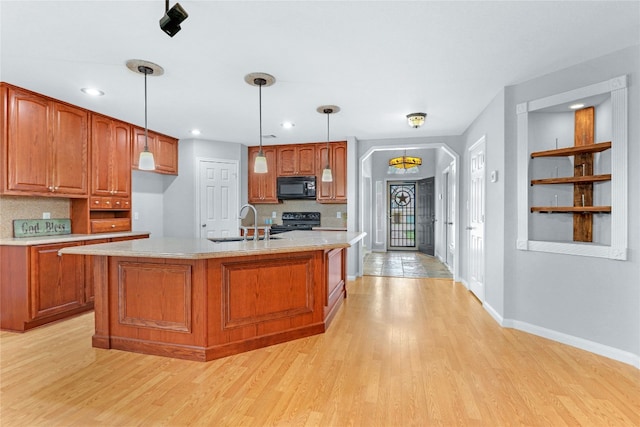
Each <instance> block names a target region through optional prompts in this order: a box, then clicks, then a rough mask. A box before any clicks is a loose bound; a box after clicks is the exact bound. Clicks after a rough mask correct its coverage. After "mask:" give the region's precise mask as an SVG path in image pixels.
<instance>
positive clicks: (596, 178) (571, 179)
mask: <svg viewBox="0 0 640 427" xmlns="http://www.w3.org/2000/svg"><path fill="white" fill-rule="evenodd" d="M601 181H611V174H610V173H608V174H603V175H589V176H567V177H561V178H543V179H532V180H531V185H540V184H583V183H589V182H601Z"/></svg>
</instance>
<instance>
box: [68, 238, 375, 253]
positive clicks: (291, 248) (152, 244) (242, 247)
mask: <svg viewBox="0 0 640 427" xmlns="http://www.w3.org/2000/svg"><path fill="white" fill-rule="evenodd" d="M365 235H366V233H364V232H359V231H355V232H354V231H289V232H287V233H281V234H278V235H277V236H275V237H274V238H273V239H272V240H258V241H254V240H247V241H237V242H234V241H231V242H219V243H218V242H212V241H210V240H208V239H204V238H201V239H197V238H171V237H162V238H148V239H138V240H131V241H124V242H113V243H100V244H95V245H90V244H88V245H83V246H75V247H69V248H64V249H61V250H60V253H61V254H70V255H98V256H100V255H102V256H121V257H141V258H173V259H207V258H224V257H230V256H233V257H237V256H254V255H262V254H277V253H288V252H302V251H314V250H318V249H334V248H348V247H349V246H352V245H353V244H355V243H357V242H358V241H360V240H361V239H362V238H364V236H365Z"/></svg>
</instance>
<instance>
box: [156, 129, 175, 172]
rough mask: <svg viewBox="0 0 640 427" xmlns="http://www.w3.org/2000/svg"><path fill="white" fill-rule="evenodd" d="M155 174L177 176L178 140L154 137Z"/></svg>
mask: <svg viewBox="0 0 640 427" xmlns="http://www.w3.org/2000/svg"><path fill="white" fill-rule="evenodd" d="M155 141H156V146H155V150H156V151H155V152H154V153H153V155H154V156H155V161H156V172H161V173H166V174H170V175H177V174H178V140H176V139H174V138H169V137H168V136H164V135H156V138H155Z"/></svg>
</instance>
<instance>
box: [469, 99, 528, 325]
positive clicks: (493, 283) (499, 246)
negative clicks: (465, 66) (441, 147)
mask: <svg viewBox="0 0 640 427" xmlns="http://www.w3.org/2000/svg"><path fill="white" fill-rule="evenodd" d="M514 112H515V110H514ZM514 114H515V113H514ZM504 116H505V115H504V91H500V93H498V95H497V96H496V97H495V98H494V99H493V100H492V101H491V102H490V103H489V105H488V106H487V107H486V108H485V109H484V111H482V113H481V114H480V115H479V116H478V117H477V118H476V119H475V120H474V122H473V123H472V124H471V126H469V128H468V129H467V130H466V131H465V133H464V135H463V137H464V143H465V149H464V153H463V156H464V159H463V161H462V165H460V167H459V171H458V173H460V187H461V188H460V202H459V203H458V206H459V209H460V223H461V227H459V230H460V233H461V235H460V260H461V265H460V276H461V278H462V280H463V281H464V282H465V283H469V282H468V278H469V275H468V271H469V269H468V264H467V261H468V259H469V257H468V243H469V239H468V237H469V233H468V232H467V231H466V230H465V227H466V226H467V225H468V224H469V220H468V214H469V211H468V204H467V201H468V199H469V186H468V181H469V158H468V157H469V156H468V148H469V147H471V146H472V145H473V144H475V143H476V142H477V141H478V140H479V139H480V138H482V137H483V136H484V137H485V144H486V145H485V147H486V157H485V159H486V163H485V174H486V177H485V230H484V236H485V248H484V253H485V269H484V270H485V301H484V304H485V307H486V308H487V309H488V310H489V311H490V312H492V313H494V315H495V313H497V315H498V316H500V317H501V316H503V315H504V299H503V297H504V286H505V285H504V264H505V262H504V251H505V245H508V244H509V243H507V242H505V227H504V220H505V211H504V206H505V180H506V176H505V163H504V151H505V138H504V123H505V118H504ZM491 171H496V172H497V176H498V180H497V182H491V181H490V179H489V177H490V174H491Z"/></svg>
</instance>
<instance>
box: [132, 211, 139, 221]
mask: <svg viewBox="0 0 640 427" xmlns="http://www.w3.org/2000/svg"><path fill="white" fill-rule="evenodd" d="M133 219H134V220H138V219H140V214H139V213H138V212H134V213H133Z"/></svg>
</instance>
